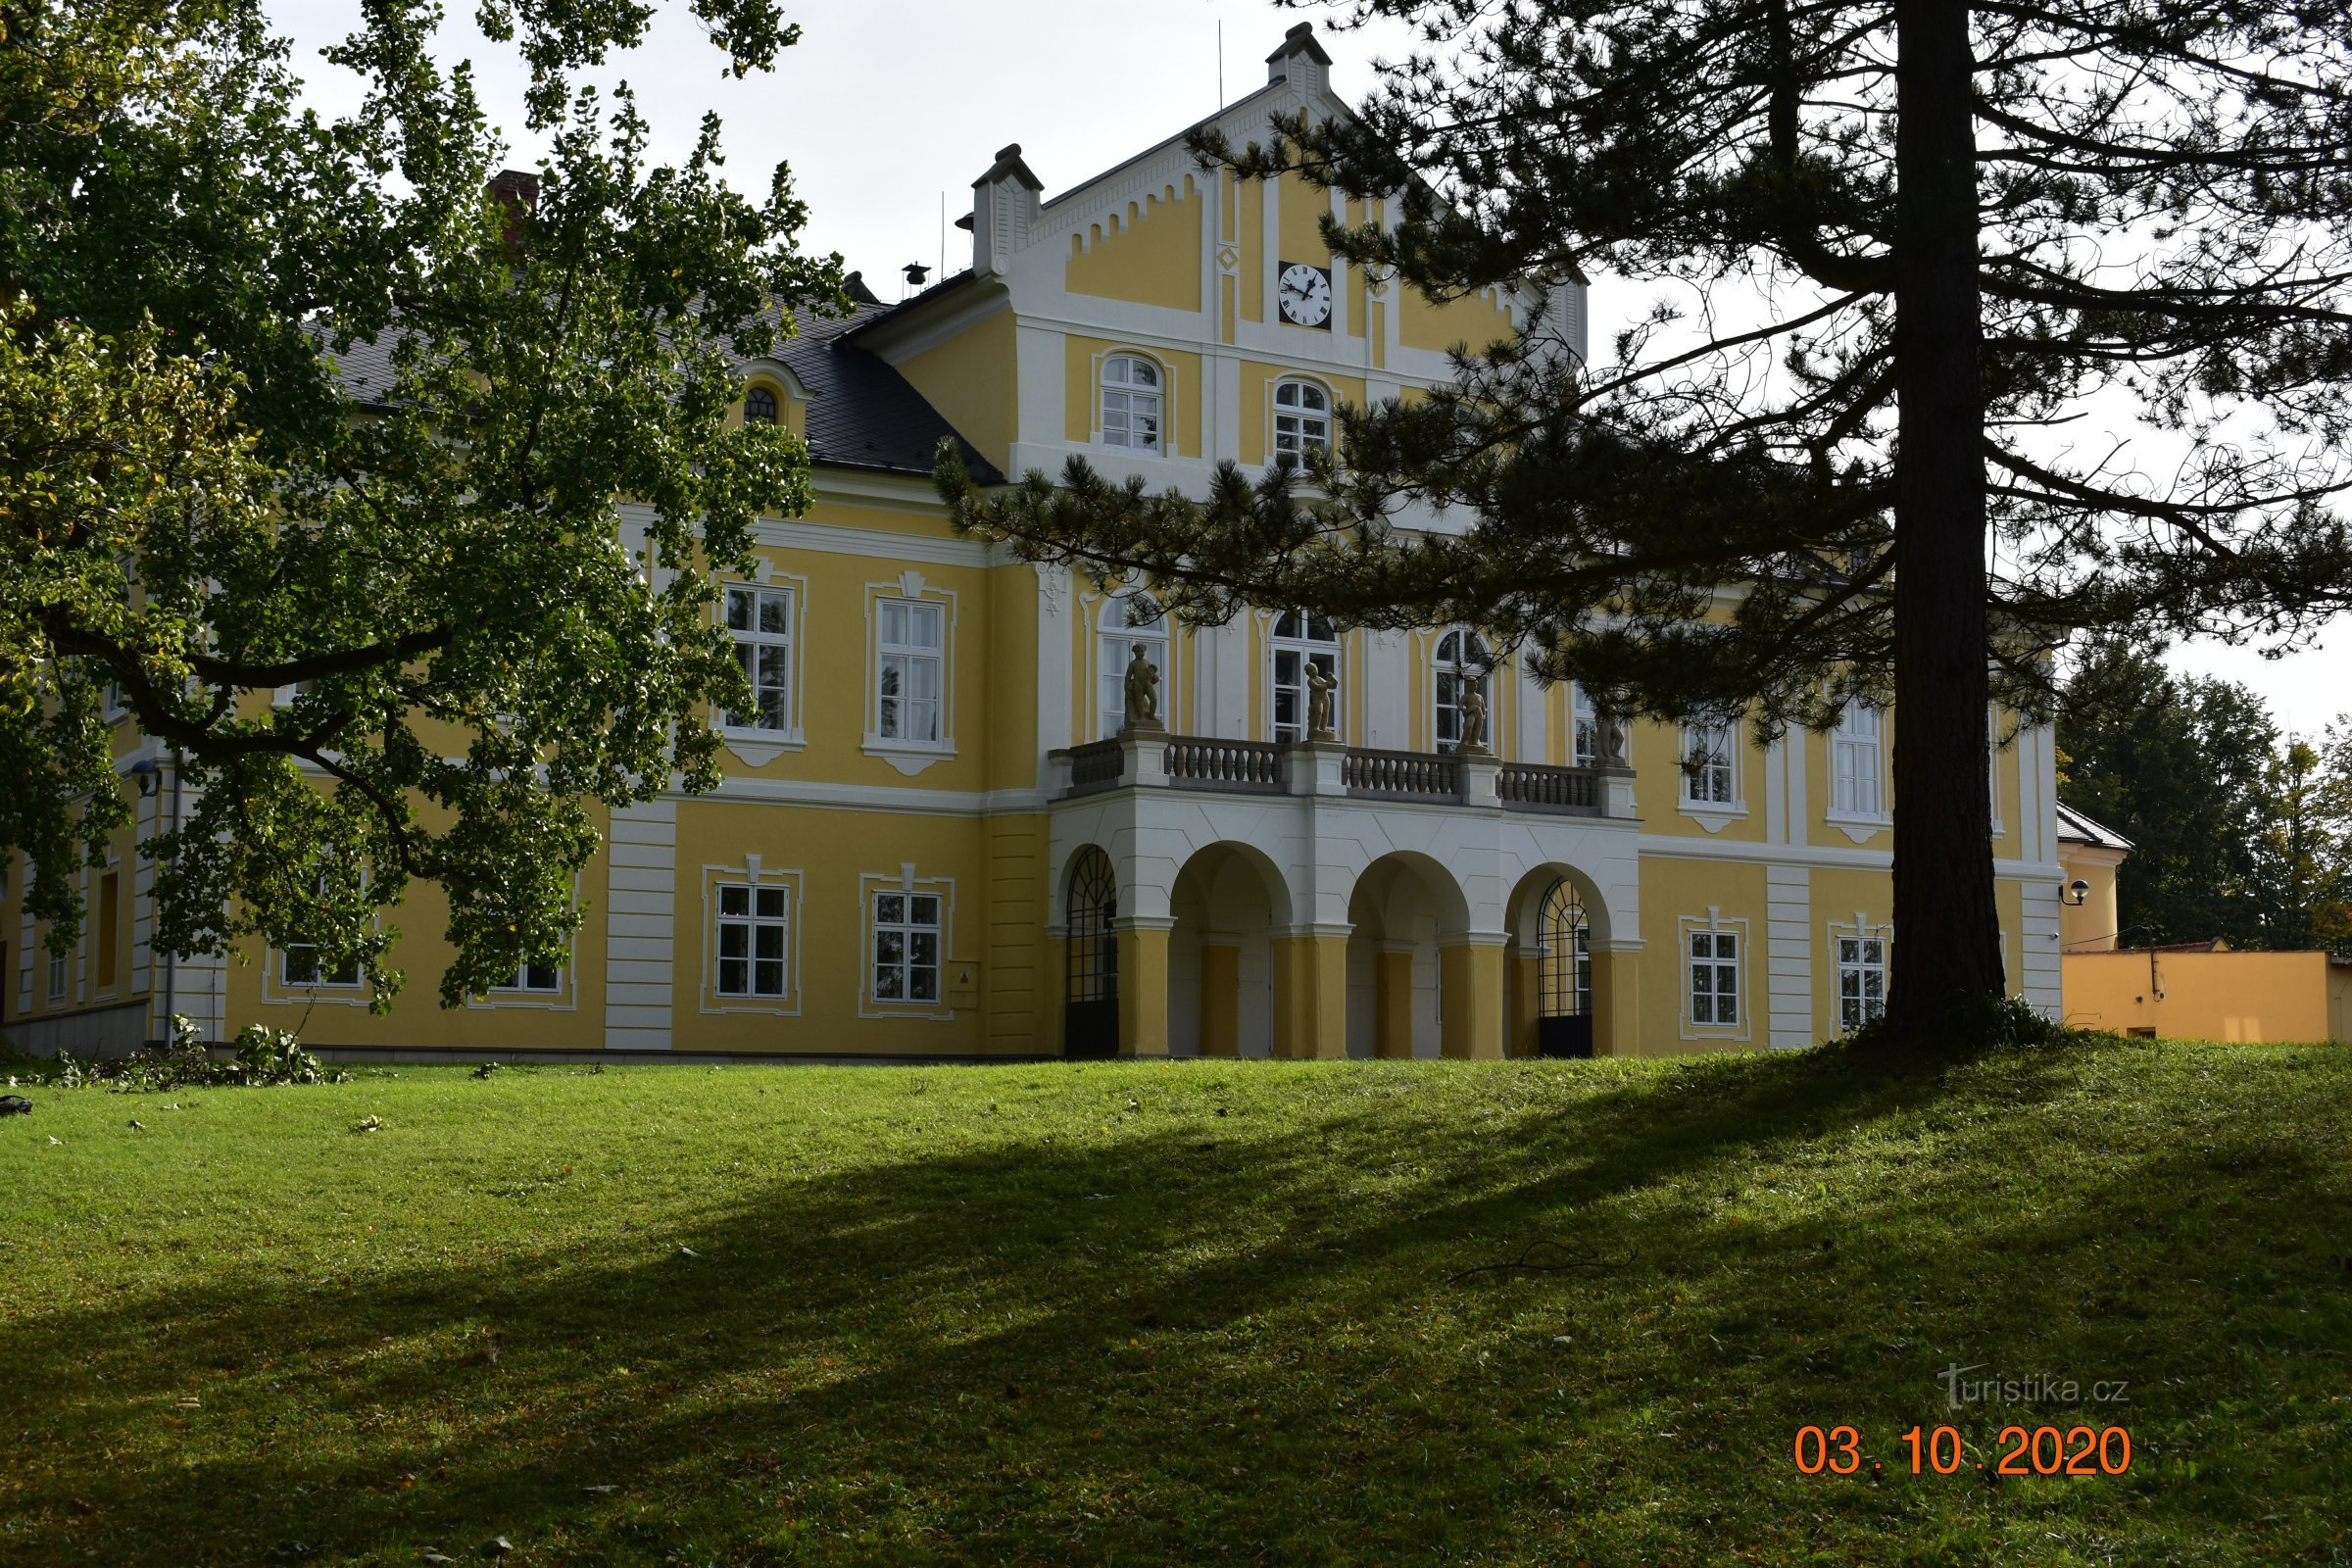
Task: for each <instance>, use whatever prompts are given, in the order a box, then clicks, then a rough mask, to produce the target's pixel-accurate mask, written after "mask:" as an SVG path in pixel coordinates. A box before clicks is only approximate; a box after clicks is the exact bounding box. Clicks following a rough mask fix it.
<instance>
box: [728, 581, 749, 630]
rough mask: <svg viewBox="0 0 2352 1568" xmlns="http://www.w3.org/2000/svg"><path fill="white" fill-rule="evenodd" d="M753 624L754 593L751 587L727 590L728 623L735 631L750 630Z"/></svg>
mask: <svg viewBox="0 0 2352 1568" xmlns="http://www.w3.org/2000/svg"><path fill="white" fill-rule="evenodd" d="M751 624H752V595H751V592H750V590H749V589H744V588H730V589H728V590H727V625H728V626H729V627H730V628H731V629H733V630H735V631H746V630H749V629H750V627H751Z"/></svg>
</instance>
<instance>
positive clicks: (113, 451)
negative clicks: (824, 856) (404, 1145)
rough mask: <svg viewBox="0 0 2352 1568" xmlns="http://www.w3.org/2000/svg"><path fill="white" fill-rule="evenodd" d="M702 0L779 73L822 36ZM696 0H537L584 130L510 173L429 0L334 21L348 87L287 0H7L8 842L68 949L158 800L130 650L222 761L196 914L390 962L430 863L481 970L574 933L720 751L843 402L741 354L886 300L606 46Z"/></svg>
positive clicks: (192, 787) (226, 939) (527, 51)
mask: <svg viewBox="0 0 2352 1568" xmlns="http://www.w3.org/2000/svg"><path fill="white" fill-rule="evenodd" d="M695 9H696V12H697V14H698V16H701V17H702V18H703V20H704V21H705V23H706V24H707V25H708V26H709V28H710V30H711V33H712V36H713V37H714V38H715V39H716V40H717V42H718V43H719V45H720V47H721V48H722V49H723V50H724V51H726V53H727V59H728V69H730V70H734V71H737V72H739V73H740V72H742V71H747V70H753V69H761V68H764V67H765V66H767V65H768V64H769V62H770V61H771V60H772V59H773V57H774V55H775V53H776V51H777V50H778V49H780V48H782V47H784V46H786V45H789V44H790V43H792V42H793V41H794V39H795V37H796V36H797V33H796V32H795V31H794V29H792V28H789V27H787V26H785V25H783V23H782V21H781V18H780V16H779V15H778V14H777V12H776V10H775V7H774V6H773V4H772V3H770V0H696V5H695ZM651 15H652V13H651V10H650V8H648V7H646V6H643V5H635V4H621V5H612V4H603V3H600V4H593V5H591V4H584V3H581V0H522V3H508V0H491V3H490V4H489V5H488V6H487V7H486V8H485V10H484V13H483V18H482V21H483V25H484V26H485V29H486V30H488V31H489V32H490V33H491V35H492V36H493V37H498V38H506V39H512V40H514V42H515V47H516V48H517V50H518V51H519V52H520V53H521V55H522V56H523V58H524V59H525V60H526V61H527V62H528V64H529V67H530V70H531V76H532V86H531V90H530V95H529V105H530V117H531V124H532V128H534V129H536V130H543V131H545V132H547V133H548V134H549V136H550V139H551V142H552V149H553V150H552V152H551V154H550V156H549V158H548V160H547V161H546V163H545V165H544V166H543V169H542V173H541V176H540V179H539V181H538V183H537V185H536V189H535V190H534V189H532V188H531V187H530V185H528V184H523V185H520V186H510V187H509V188H508V191H507V194H506V196H505V197H504V198H503V199H501V198H496V197H493V196H492V195H491V194H490V192H489V189H488V187H489V184H490V181H491V176H492V174H493V172H494V171H496V170H497V169H498V168H499V166H500V163H501V160H502V158H503V156H504V149H503V147H502V144H501V142H500V139H499V136H498V133H497V132H496V131H495V130H494V129H493V127H492V126H490V125H489V124H488V123H487V122H486V120H485V118H484V115H483V111H482V108H481V105H480V104H479V102H478V101H477V99H476V97H475V94H474V89H473V85H472V78H471V73H470V69H469V68H467V67H465V66H459V67H455V68H450V69H444V68H443V67H441V66H439V65H437V64H436V63H435V62H434V61H433V59H432V58H431V56H430V55H429V53H428V52H427V44H428V41H429V38H430V34H431V30H432V28H433V27H434V25H436V24H437V22H438V20H439V12H438V8H437V7H435V6H433V5H430V4H427V3H422V0H381V3H373V4H370V5H369V6H368V7H367V8H366V10H365V13H364V19H363V23H362V25H361V27H360V29H359V30H358V31H357V32H355V33H353V34H352V35H351V36H350V37H349V38H348V39H347V40H346V41H345V42H344V43H343V44H341V45H340V46H339V47H338V48H336V49H334V50H331V51H329V58H330V59H331V61H332V62H333V63H334V64H335V65H337V66H339V67H342V68H345V69H348V70H351V71H354V72H357V73H360V74H361V75H362V76H363V77H364V78H365V80H366V81H367V83H368V94H367V97H366V100H365V102H364V104H363V105H362V107H361V108H360V109H359V110H358V112H356V113H355V114H353V115H352V116H350V117H349V118H346V119H337V120H329V119H323V118H321V117H319V116H318V115H316V114H313V113H310V112H306V111H303V110H301V109H299V108H298V106H297V104H296V94H297V88H298V83H297V81H296V79H295V77H294V76H293V74H292V73H291V71H290V69H289V66H288V63H287V59H286V50H285V47H284V45H283V44H282V43H281V42H280V41H278V40H277V39H275V38H273V37H271V36H270V32H269V30H268V28H267V26H266V25H265V22H264V19H263V16H262V14H261V11H260V8H259V6H258V5H257V4H254V3H252V0H6V3H5V4H0V21H4V24H5V33H4V34H0V171H4V172H0V297H5V298H6V299H8V300H9V301H11V302H12V304H11V305H10V307H9V314H8V317H7V319H6V323H5V328H6V330H5V338H6V341H5V343H0V704H4V705H5V706H4V707H0V769H5V772H0V849H5V848H19V849H23V850H25V852H27V853H28V854H29V855H30V856H31V857H33V858H34V862H35V866H36V870H35V873H34V875H33V877H32V879H31V882H30V886H29V887H28V889H27V898H28V901H29V907H30V908H31V909H32V910H33V912H35V913H36V914H37V915H38V916H39V917H41V918H42V919H45V920H47V921H49V922H51V930H50V936H49V940H50V941H51V942H52V943H53V944H56V945H59V946H61V947H62V946H63V945H65V944H68V943H70V942H71V941H72V940H73V936H74V933H75V930H76V926H77V920H78V914H79V909H78V904H77V900H76V895H75V891H74V882H75V879H76V874H77V867H78V865H79V864H80V863H81V861H82V859H83V858H85V857H94V856H97V855H98V854H100V853H101V851H102V849H103V847H104V845H105V843H106V841H107V837H108V835H109V834H110V833H111V832H113V831H114V830H115V829H116V828H117V827H118V826H119V825H120V824H121V823H122V822H123V820H124V819H125V815H126V806H125V803H124V801H123V790H122V788H121V786H120V784H119V783H118V782H117V778H116V774H115V761H114V758H113V755H112V743H111V733H110V732H111V730H112V726H111V725H110V723H109V722H108V719H107V713H106V704H107V695H106V694H107V691H108V688H109V687H110V686H112V687H113V688H114V690H115V691H116V693H117V694H119V698H120V701H121V703H122V705H123V708H124V709H126V710H127V713H128V722H129V723H130V724H132V725H134V726H135V727H136V730H137V731H138V732H140V733H142V734H144V735H145V736H147V737H152V738H153V739H154V740H155V741H156V742H159V743H161V744H162V745H164V746H167V747H169V748H171V749H172V750H173V751H174V752H175V753H177V754H178V755H179V756H181V757H182V758H183V759H184V772H185V779H186V783H187V786H188V798H189V800H190V801H191V802H192V805H191V807H190V809H188V811H187V814H186V816H185V819H184V822H183V823H182V825H181V826H180V828H179V829H178V831H176V832H170V833H166V834H165V835H163V836H162V838H161V839H160V840H159V841H158V842H157V843H156V844H154V846H153V849H154V851H155V853H156V854H158V855H159V856H160V857H161V868H162V869H161V875H160V876H159V879H158V882H157V898H158V903H159V926H158V932H157V942H158V944H159V945H160V946H161V947H163V948H166V949H170V950H174V951H178V952H181V953H190V952H202V951H219V950H220V949H221V947H222V945H224V944H226V943H230V942H233V941H235V940H237V939H239V938H241V937H245V936H251V935H259V936H262V937H264V938H266V939H267V940H268V941H269V942H270V943H271V944H273V945H277V946H284V945H287V944H290V943H304V944H310V945H314V946H316V947H317V948H318V949H319V956H320V959H321V961H322V963H324V964H326V965H328V966H329V967H334V966H340V965H341V964H344V963H347V962H354V961H356V962H357V963H359V964H360V965H361V966H362V967H363V968H364V969H365V970H366V971H367V973H368V976H369V978H370V979H371V980H373V981H374V983H375V991H376V996H377V999H378V1001H379V1002H383V1001H388V999H389V997H390V996H391V995H392V993H393V992H394V991H395V990H396V989H397V987H398V985H399V983H400V980H401V976H399V975H398V974H397V973H396V972H393V971H390V970H389V969H388V968H386V966H385V964H384V961H383V960H384V956H385V954H386V952H387V949H388V946H389V944H390V941H391V939H392V935H393V933H392V932H391V931H390V930H389V929H388V928H386V927H385V926H384V925H383V922H382V918H381V916H382V911H383V910H384V909H386V908H387V907H391V906H393V905H395V904H397V903H398V902H399V901H400V899H401V898H402V896H403V894H404V893H405V892H406V890H407V889H408V887H409V885H410V884H411V883H412V882H413V881H414V880H416V879H417V878H427V879H430V880H432V881H435V882H438V883H439V884H440V885H441V887H442V888H443V890H444V891H445V892H446V894H447V896H448V901H449V907H450V911H451V913H450V926H449V934H450V937H451V939H452V941H453V942H454V943H455V945H456V947H457V948H458V950H459V957H458V959H457V961H456V963H455V964H454V965H453V966H452V967H451V969H450V970H449V971H448V973H447V974H446V975H444V976H443V978H442V984H441V996H442V1000H443V1002H444V1004H445V1005H454V1004H455V1003H456V1002H458V1001H460V1000H462V999H463V998H464V997H465V996H466V995H469V994H472V993H475V992H478V991H479V990H481V989H482V988H484V987H485V986H487V985H490V984H493V983H496V982H497V981H498V980H499V979H500V978H501V977H503V976H505V975H509V974H512V973H513V971H514V969H515V964H516V963H517V961H518V960H520V959H522V958H524V957H527V956H548V955H553V954H557V953H560V952H561V951H562V950H563V948H564V945H565V942H566V940H567V938H568V936H569V934H570V932H571V930H572V929H573V927H574V926H575V925H576V922H577V917H578V910H577V908H576V907H575V900H574V895H573V889H572V879H573V877H574V875H575V874H576V873H577V871H578V870H579V868H580V867H581V865H582V864H583V863H584V862H585V861H586V859H587V858H588V857H589V855H590V854H591V853H592V852H593V850H594V847H595V844H596V842H597V831H596V808H597V806H598V804H599V803H602V804H603V805H606V806H611V807H619V806H624V805H627V804H630V803H633V802H635V801H639V800H643V799H645V798H647V797H648V796H650V795H651V794H652V793H654V792H656V791H659V790H662V789H665V788H668V787H670V786H671V785H672V783H673V780H678V781H683V783H684V785H685V786H686V787H688V788H703V787H708V786H710V785H711V784H712V783H713V782H714V781H715V779H716V776H717V773H716V762H715V741H714V738H713V737H712V735H711V732H710V730H709V728H708V726H707V725H706V724H704V723H702V722H699V721H698V719H697V715H698V714H699V713H700V712H702V711H705V709H706V707H707V705H710V704H712V703H722V704H725V703H731V704H732V705H733V706H737V707H740V706H743V704H744V702H745V701H746V694H745V693H744V691H743V689H742V674H741V671H740V668H739V667H738V666H737V664H736V662H735V661H734V658H733V655H732V652H731V649H730V648H729V646H728V644H727V642H726V640H725V637H724V634H723V633H722V632H720V631H718V630H717V629H715V625H714V620H713V617H712V615H711V607H712V604H713V599H714V592H715V590H714V589H713V587H712V585H711V573H710V571H709V570H708V567H709V566H710V565H711V564H744V558H745V556H746V554H747V551H748V547H749V542H750V527H751V523H752V521H753V520H754V519H755V518H756V517H758V516H760V515H765V514H775V513H784V514H791V513H794V512H797V511H799V510H800V509H801V508H802V507H803V506H804V505H805V504H806V502H807V500H808V496H809V489H808V469H807V455H806V452H805V450H804V449H803V447H802V446H801V444H800V442H799V441H798V439H797V438H795V437H793V436H792V435H790V434H789V433H787V432H785V431H783V430H780V429H778V428H776V427H774V426H772V425H764V424H759V423H754V424H751V425H748V426H738V427H736V428H733V429H730V428H728V427H727V418H728V413H729V410H730V407H731V405H732V404H733V402H734V401H735V398H736V395H737V379H738V377H737V373H736V370H735V368H734V367H735V365H736V363H737V358H738V356H742V355H747V354H754V353H759V352H762V351H764V350H766V349H767V348H768V347H770V346H771V345H772V344H773V343H774V342H775V341H776V340H777V338H778V337H780V336H781V335H784V334H788V333H789V332H790V331H791V330H792V322H793V311H794V310H795V309H796V308H800V309H808V308H814V309H831V308H838V307H839V306H840V305H841V304H842V296H841V292H840V280H839V276H838V271H839V269H838V259H837V258H836V259H828V260H824V261H818V260H814V259H810V258H808V257H805V256H803V255H801V254H800V253H799V252H798V251H797V249H796V239H797V236H798V234H799V232H800V230H801V228H802V226H803V223H804V220H805V213H804V210H803V208H802V206H801V204H800V203H799V202H798V201H797V200H796V199H795V197H794V196H793V193H792V188H791V183H790V179H789V175H788V172H787V171H786V170H785V169H784V168H782V167H780V166H779V167H778V168H777V169H776V170H775V171H774V173H773V176H772V178H771V179H770V181H769V186H768V192H767V195H766V196H765V197H764V198H763V199H760V200H757V201H755V200H751V199H747V198H746V197H744V196H741V195H739V194H737V193H736V192H734V191H733V190H731V189H730V188H729V187H728V186H727V185H726V184H725V183H724V182H723V180H722V178H721V172H720V169H721V158H720V153H719V144H718V125H717V123H716V121H715V120H714V119H707V120H706V121H705V123H704V124H703V126H702V129H701V133H700V135H699V137H698V138H697V139H696V141H695V143H694V145H693V148H692V150H691V152H690V154H689V155H688V156H687V157H686V158H685V159H684V160H683V161H682V162H680V163H679V164H678V165H676V166H675V167H656V166H655V165H653V164H652V163H651V162H650V161H649V159H648V156H647V142H648V134H649V131H648V126H647V125H646V124H645V123H644V122H643V121H642V120H641V119H640V118H639V116H638V115H637V113H636V110H635V106H634V104H633V102H632V100H631V98H630V96H629V94H628V92H627V89H626V88H625V87H623V88H621V89H619V90H618V91H616V92H614V93H613V95H612V96H611V99H610V101H609V102H608V101H606V100H604V99H602V98H600V97H599V95H598V94H597V93H595V92H594V91H592V90H590V89H587V88H584V87H581V86H579V85H578V84H577V80H576V78H577V75H578V73H579V72H581V71H582V70H583V69H586V68H588V67H591V66H594V65H597V64H600V63H602V62H603V61H604V60H605V59H606V58H607V57H608V56H609V55H610V54H611V53H612V52H613V51H614V50H617V49H623V48H626V47H627V46H629V45H630V44H632V43H634V42H635V41H636V40H637V39H638V38H639V37H640V36H641V35H642V33H643V31H644V29H645V27H646V26H647V25H648V23H649V21H650V18H651ZM616 500H626V501H628V502H631V503H634V504H635V507H636V509H638V510H636V511H635V512H634V513H633V515H639V516H642V517H643V518H644V519H645V520H644V523H643V526H642V528H641V529H637V530H634V531H632V532H630V533H629V534H627V535H626V536H624V535H623V533H622V531H621V529H620V527H619V524H618V521H617V519H616V516H615V512H614V504H615V501H616Z"/></svg>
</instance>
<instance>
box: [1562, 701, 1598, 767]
mask: <svg viewBox="0 0 2352 1568" xmlns="http://www.w3.org/2000/svg"><path fill="white" fill-rule="evenodd" d="M1568 713H1569V718H1570V721H1571V724H1572V726H1573V734H1574V736H1575V739H1574V742H1573V750H1572V752H1571V753H1570V756H1569V759H1568V760H1569V761H1570V762H1571V763H1572V764H1574V765H1575V766H1577V767H1597V766H1599V765H1600V714H1599V713H1598V712H1597V711H1595V710H1594V709H1593V694H1592V693H1590V692H1588V691H1586V690H1585V684H1584V682H1583V681H1576V682H1572V683H1571V684H1570V685H1569V687H1568Z"/></svg>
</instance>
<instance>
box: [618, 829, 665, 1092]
mask: <svg viewBox="0 0 2352 1568" xmlns="http://www.w3.org/2000/svg"><path fill="white" fill-rule="evenodd" d="M606 853H607V856H608V857H609V858H610V861H611V867H612V871H611V880H610V882H609V884H608V887H607V890H606V900H605V986H606V993H607V994H606V999H605V1047H606V1049H607V1050H610V1051H667V1050H669V1049H670V1045H671V1034H670V1018H671V1012H672V1009H673V1007H674V1005H675V1003H676V992H675V972H676V971H675V968H674V965H675V963H676V959H677V897H678V895H677V867H678V803H677V802H676V801H674V800H659V801H648V802H647V803H646V804H645V805H643V806H633V807H629V808H627V809H623V810H618V811H614V812H613V829H612V834H611V837H610V839H609V840H608V842H607V844H606ZM646 872H654V873H664V874H665V875H666V886H664V885H662V884H663V880H664V878H663V876H662V875H661V874H657V875H654V876H647V875H644V874H642V873H646Z"/></svg>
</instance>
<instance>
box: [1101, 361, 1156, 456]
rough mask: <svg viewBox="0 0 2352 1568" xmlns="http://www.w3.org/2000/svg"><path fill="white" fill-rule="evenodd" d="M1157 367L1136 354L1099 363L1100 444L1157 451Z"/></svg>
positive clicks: (1138, 450) (1139, 450)
mask: <svg viewBox="0 0 2352 1568" xmlns="http://www.w3.org/2000/svg"><path fill="white" fill-rule="evenodd" d="M1160 408H1161V387H1160V373H1159V367H1158V366H1156V365H1153V364H1152V362H1151V361H1150V360H1147V359H1145V358H1143V357H1142V356H1141V355H1137V354H1114V355H1112V356H1111V357H1110V358H1109V359H1107V360H1104V361H1103V445H1104V446H1106V447H1127V448H1130V449H1132V450H1134V451H1137V452H1157V451H1158V450H1159V449H1160V448H1159V442H1160V436H1159V432H1160Z"/></svg>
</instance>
